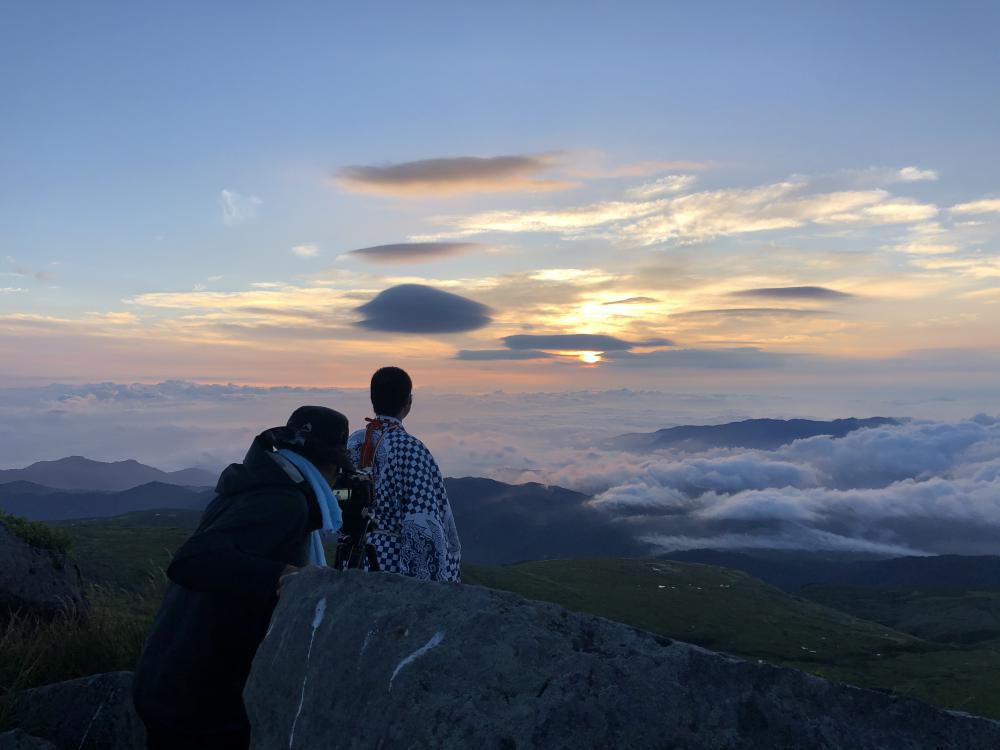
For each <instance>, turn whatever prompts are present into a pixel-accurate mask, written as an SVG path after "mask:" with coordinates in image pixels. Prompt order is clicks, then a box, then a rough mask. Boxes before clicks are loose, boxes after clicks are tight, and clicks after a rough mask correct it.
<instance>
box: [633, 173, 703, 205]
mask: <svg viewBox="0 0 1000 750" xmlns="http://www.w3.org/2000/svg"><path fill="white" fill-rule="evenodd" d="M694 181H695V178H694V175H690V174H672V175H667V176H666V177H661V178H660V179H658V180H655V181H653V182H647V183H646V184H645V185H639V186H638V187H634V188H630V189H629V190H627V191H626V192H625V195H626V196H627V197H629V198H636V199H638V200H646V199H647V198H654V197H656V196H657V195H664V194H667V193H681V192H684V191H685V190H687V189H688V188H689V187H691V186H692V185H693V184H694Z"/></svg>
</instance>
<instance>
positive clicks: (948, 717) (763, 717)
mask: <svg viewBox="0 0 1000 750" xmlns="http://www.w3.org/2000/svg"><path fill="white" fill-rule="evenodd" d="M245 697H246V702H247V710H248V713H249V715H250V719H251V722H252V723H253V727H254V740H253V748H255V750H274V748H289V750H300V749H301V750H305V749H307V748H319V747H322V748H358V749H359V750H360V749H361V748H397V747H398V748H463V749H464V748H477V749H479V750H486V749H487V748H489V749H493V748H497V749H503V750H516V749H517V748H523V749H527V748H674V749H676V750H681V749H682V748H683V749H686V750H703V749H704V750H707V749H709V748H713V749H715V748H718V749H720V750H721V749H723V748H725V749H726V750H740V749H749V748H768V749H769V750H780V749H782V748H789V749H790V748H796V750H798V749H801V748H831V749H832V748H852V750H866V749H870V750H876V749H877V750H883V749H884V748H893V750H918V749H920V750H923V749H925V748H936V749H937V750H946V749H951V748H956V749H957V748H963V749H965V748H967V749H969V750H972V749H973V748H977V749H978V748H988V747H1000V724H998V723H996V722H992V721H988V720H985V719H979V718H976V717H971V716H965V715H959V714H954V713H949V712H947V711H942V710H939V709H936V708H933V707H931V706H928V705H926V704H924V703H920V702H918V701H914V700H909V699H904V698H899V697H896V696H892V695H888V694H884V693H879V692H873V691H868V690H862V689H859V688H853V687H849V686H846V685H841V684H837V683H833V682H828V681H825V680H822V679H819V678H817V677H813V676H810V675H807V674H804V673H802V672H797V671H795V670H790V669H783V668H780V667H775V666H771V665H766V664H759V663H752V662H747V661H741V660H738V659H734V658H730V657H727V656H723V655H721V654H717V653H713V652H710V651H706V650H704V649H701V648H698V647H695V646H691V645H688V644H684V643H679V642H672V641H669V640H667V639H664V638H660V637H657V636H654V635H652V634H650V633H646V632H643V631H639V630H635V629H633V628H630V627H628V626H625V625H621V624H618V623H613V622H610V621H607V620H603V619H600V618H597V617H590V616H586V615H580V614H573V613H570V612H567V611H566V610H564V609H562V608H561V607H558V606H555V605H551V604H543V603H540V602H532V601H527V600H525V599H522V598H520V597H518V596H516V595H514V594H508V593H501V592H497V591H492V590H489V589H484V588H480V587H476V586H462V585H456V584H438V583H425V582H419V581H414V580H412V579H407V578H403V577H400V576H396V575H390V574H364V573H359V572H353V571H352V572H347V573H336V572H320V573H308V574H303V575H300V576H297V577H295V578H294V579H292V581H291V583H290V584H289V586H288V588H287V589H286V590H285V593H284V594H283V595H282V598H281V602H280V604H279V606H278V609H277V611H276V613H275V617H274V620H273V622H272V627H271V630H270V632H269V634H268V636H267V638H266V639H265V641H264V643H263V645H262V646H261V648H260V650H259V652H258V654H257V658H256V660H255V662H254V667H253V672H252V674H251V678H250V681H249V684H248V686H247V689H246V693H245Z"/></svg>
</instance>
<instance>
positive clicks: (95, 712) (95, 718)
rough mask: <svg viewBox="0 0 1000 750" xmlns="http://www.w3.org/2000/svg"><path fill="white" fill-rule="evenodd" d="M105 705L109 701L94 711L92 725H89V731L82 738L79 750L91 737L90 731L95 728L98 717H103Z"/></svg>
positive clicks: (91, 718) (91, 719)
mask: <svg viewBox="0 0 1000 750" xmlns="http://www.w3.org/2000/svg"><path fill="white" fill-rule="evenodd" d="M105 703H107V701H103V702H102V703H101V705H99V706H98V707H97V710H96V711H94V715H93V716H91V717H90V723H88V724H87V730H86V731H85V732H84V733H83V737H81V738H80V744H79V745H78V746H77V750H80V748H82V747H83V745H84V743H85V742H86V741H87V738H88V737H89V736H90V730H91V728H92V727H93V726H94V722H95V721H97V717H98V716H100V715H101V711H103V710H104V704H105Z"/></svg>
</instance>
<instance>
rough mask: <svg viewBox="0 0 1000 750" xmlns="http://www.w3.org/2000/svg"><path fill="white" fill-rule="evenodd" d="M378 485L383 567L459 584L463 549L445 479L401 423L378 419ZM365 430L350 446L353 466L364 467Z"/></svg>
mask: <svg viewBox="0 0 1000 750" xmlns="http://www.w3.org/2000/svg"><path fill="white" fill-rule="evenodd" d="M378 419H379V421H380V422H382V424H383V425H385V427H384V429H383V430H375V431H374V432H373V433H372V440H373V441H374V442H375V443H376V444H377V445H378V448H377V450H376V452H375V460H374V464H373V473H374V479H375V514H374V515H375V522H376V524H377V525H378V528H379V531H378V532H377V533H374V534H372V535H371V536H370V537H369V539H370V540H371V541H372V543H373V544H374V545H375V551H376V553H377V555H378V562H379V567H380V568H381V569H382V570H384V571H388V572H391V573H402V574H403V575H408V576H413V577H414V578H424V579H428V580H433V581H456V582H457V581H458V580H459V568H460V565H461V560H462V547H461V544H460V543H459V539H458V530H457V529H456V528H455V518H454V516H453V515H452V512H451V505H450V504H449V502H448V492H447V490H445V486H444V478H443V477H442V476H441V470H440V469H439V468H438V465H437V462H436V461H435V460H434V457H433V456H432V455H431V453H430V451H429V450H427V447H426V446H425V445H424V444H423V443H422V442H420V440H418V439H417V438H415V437H414V436H413V435H411V434H409V433H408V432H407V431H406V430H405V429H404V428H403V424H402V423H401V422H400V421H399V420H398V419H393V418H392V417H378ZM364 440H365V430H358V431H357V432H355V433H353V434H352V435H351V436H350V438H348V440H347V447H348V449H349V450H350V452H351V458H352V459H353V461H354V464H355V466H360V465H361V446H362V445H363V443H364Z"/></svg>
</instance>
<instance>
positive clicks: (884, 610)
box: [800, 586, 1000, 644]
mask: <svg viewBox="0 0 1000 750" xmlns="http://www.w3.org/2000/svg"><path fill="white" fill-rule="evenodd" d="M800 595H801V596H803V597H805V598H807V599H809V600H810V601H814V602H816V603H818V604H822V605H825V606H827V607H833V608H835V609H839V610H841V611H843V612H849V613H851V614H852V615H854V616H855V617H861V618H864V619H866V620H871V621H873V622H880V623H882V624H884V625H888V626H889V627H891V628H895V629H897V630H901V631H903V632H904V633H910V634H911V635H915V636H917V637H918V638H924V639H926V640H929V641H937V642H939V643H962V644H975V643H980V644H981V643H987V642H1000V591H997V590H987V591H976V590H972V591H969V590H965V589H870V588H862V587H859V586H807V587H806V588H804V589H803V590H802V591H801V592H800Z"/></svg>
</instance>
